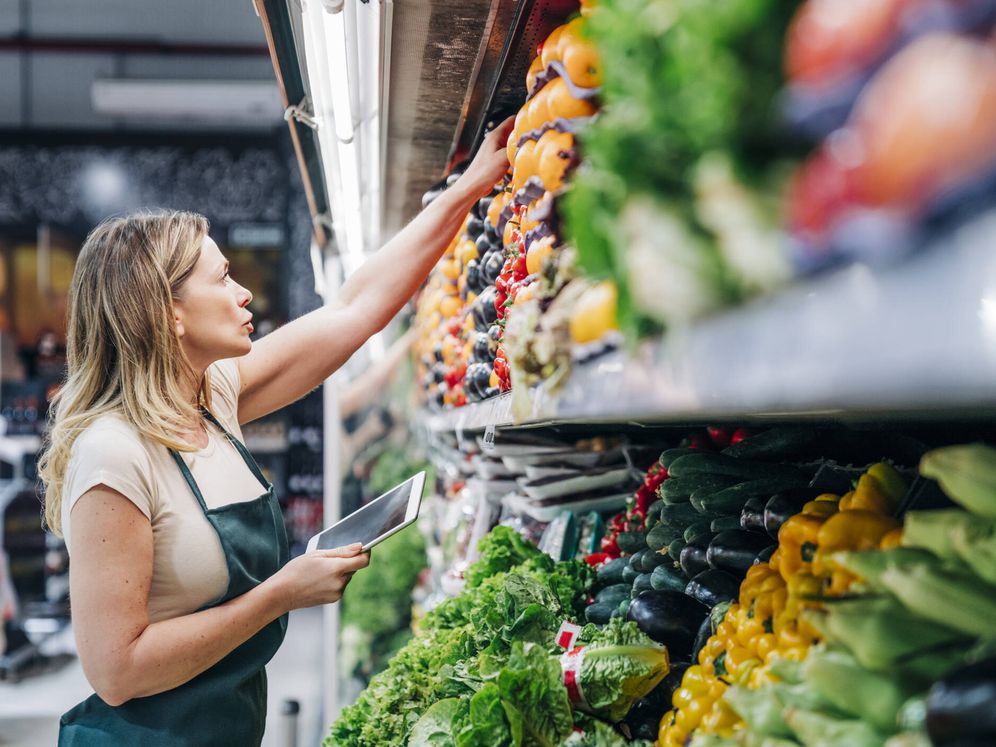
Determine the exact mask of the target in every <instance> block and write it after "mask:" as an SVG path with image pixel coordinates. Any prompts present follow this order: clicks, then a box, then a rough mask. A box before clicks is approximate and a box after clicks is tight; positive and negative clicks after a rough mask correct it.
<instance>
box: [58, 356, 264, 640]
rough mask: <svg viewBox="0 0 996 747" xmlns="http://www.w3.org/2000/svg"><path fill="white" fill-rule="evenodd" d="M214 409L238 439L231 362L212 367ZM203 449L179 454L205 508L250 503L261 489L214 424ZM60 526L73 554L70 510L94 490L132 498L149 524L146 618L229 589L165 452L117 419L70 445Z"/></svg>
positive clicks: (206, 528)
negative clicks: (105, 489)
mask: <svg viewBox="0 0 996 747" xmlns="http://www.w3.org/2000/svg"><path fill="white" fill-rule="evenodd" d="M209 371H210V379H211V409H212V411H213V412H214V415H215V417H217V418H218V422H220V423H221V424H222V425H223V426H224V427H225V429H226V430H227V431H228V432H229V433H231V434H232V435H233V436H235V437H236V438H238V439H239V440H242V430H241V429H240V428H239V423H238V395H239V390H240V388H241V382H240V379H239V369H238V365H237V364H236V362H235V360H224V361H219V362H218V363H215V364H214V365H212V366H211V368H210V369H209ZM206 425H207V431H208V445H207V446H206V447H205V448H204V449H201V450H200V451H197V452H180V456H181V458H182V459H183V460H184V461H185V462H186V464H187V467H188V468H189V469H190V473H191V474H192V475H193V477H194V480H195V481H196V482H197V485H198V487H199V488H200V490H201V495H203V496H204V501H205V503H206V504H207V505H208V508H215V507H217V506H224V505H227V504H229V503H239V502H243V501H251V500H254V499H256V498H258V497H259V496H260V495H262V494H263V492H264V491H265V488H264V487H263V485H262V483H260V481H259V480H258V479H257V478H256V477H255V476H254V475H253V474H252V472H251V471H250V469H249V467H248V466H247V465H246V463H245V462H244V461H243V459H242V457H241V456H240V455H239V453H238V451H237V450H236V449H235V447H234V446H233V445H232V444H231V442H229V441H228V439H226V438H225V436H224V434H223V433H222V432H221V431H220V430H218V428H217V427H215V426H214V425H213V424H211V423H206ZM64 484H65V488H64V490H65V492H64V494H63V495H64V496H65V500H64V502H63V506H62V529H63V533H64V535H65V538H66V547H67V548H69V551H70V554H71V553H72V547H73V545H72V539H71V536H72V521H71V518H72V514H71V512H72V509H73V506H74V505H75V504H76V502H77V501H78V500H79V499H80V497H81V496H82V495H83V494H84V493H86V492H87V491H88V490H90V489H91V488H93V487H95V486H97V485H106V486H107V487H109V488H112V489H114V490H116V491H118V492H119V493H121V494H122V495H124V496H125V497H126V498H128V499H129V500H130V501H132V502H133V503H134V504H135V505H136V506H137V507H138V509H139V510H140V511H141V512H142V513H143V514H145V516H147V517H148V519H149V521H150V522H151V523H152V586H151V588H150V590H149V605H148V608H149V619H150V621H151V622H157V621H159V620H168V619H170V618H173V617H179V616H180V615H186V614H189V613H191V612H195V611H197V610H198V609H200V608H201V607H203V606H204V605H206V604H209V603H211V602H213V601H215V600H216V599H218V598H219V597H220V596H221V595H222V594H224V593H225V590H226V589H227V588H228V566H227V564H226V563H225V555H224V553H223V551H222V548H221V541H220V540H219V539H218V534H217V532H215V530H214V528H213V527H212V526H211V524H210V523H209V522H208V520H207V518H206V517H205V516H204V512H203V510H202V509H201V507H200V504H199V503H198V502H197V499H196V498H195V497H194V494H193V493H192V492H191V490H190V487H189V486H188V485H187V482H186V480H184V479H183V474H182V473H181V472H180V468H179V467H178V466H177V464H176V462H175V461H173V457H172V456H171V455H170V453H169V450H168V449H167V448H166V447H165V446H163V445H162V444H159V443H156V442H155V441H151V440H149V439H147V438H145V437H144V436H142V435H140V434H139V433H138V432H137V431H136V430H135V429H134V428H133V427H132V426H131V425H130V424H128V423H127V422H126V421H125V420H124V419H123V418H121V417H119V416H117V415H105V416H103V417H101V418H98V419H97V420H96V421H94V422H93V423H92V424H91V425H90V426H89V427H87V428H86V430H84V431H83V433H81V434H80V436H79V437H78V438H77V439H76V441H75V442H74V443H73V448H72V452H71V455H70V460H69V464H68V466H67V469H66V477H65V483H64Z"/></svg>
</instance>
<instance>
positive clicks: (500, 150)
mask: <svg viewBox="0 0 996 747" xmlns="http://www.w3.org/2000/svg"><path fill="white" fill-rule="evenodd" d="M511 129H512V119H511V118H510V119H508V120H506V121H505V122H503V123H502V124H501V125H500V126H498V127H497V128H496V129H495V130H493V131H492V132H491V133H489V134H488V135H487V137H485V139H484V142H483V144H482V145H481V148H480V150H479V151H478V153H477V155H476V156H475V157H474V160H473V161H472V162H471V164H470V166H469V167H468V168H467V171H466V172H464V174H463V175H462V176H461V177H460V178H459V179H458V180H457V181H456V183H455V184H454V185H453V186H452V187H450V188H449V189H447V190H446V191H445V192H443V194H442V195H440V196H439V197H438V198H437V199H436V200H435V201H434V202H433V203H432V204H431V205H429V207H427V208H426V209H425V210H423V211H422V212H421V213H419V214H418V215H417V216H416V217H415V219H414V220H412V222H411V223H409V224H408V225H407V226H406V227H405V228H404V229H403V230H401V231H400V232H399V233H398V234H397V236H395V237H394V238H393V239H391V240H390V241H389V242H388V243H387V244H385V245H384V246H383V247H382V248H381V249H380V250H379V251H377V252H376V253H375V254H374V255H373V256H371V257H370V258H369V259H368V260H367V261H366V262H364V263H363V265H362V266H361V267H360V268H359V269H358V270H357V271H356V272H355V273H353V275H352V276H351V277H350V278H349V279H348V280H347V281H346V282H345V283H344V284H343V287H342V289H341V292H340V294H339V299H338V302H337V303H336V304H335V305H333V306H326V307H323V308H321V309H317V310H315V311H313V312H311V313H310V314H306V315H305V316H303V317H301V318H300V319H296V320H295V321H293V322H290V323H289V324H286V325H285V326H283V327H281V328H280V329H278V330H276V331H274V332H271V333H270V334H269V335H267V336H266V337H264V338H263V339H262V340H260V341H259V342H257V343H256V344H255V345H253V349H252V352H250V353H249V354H248V355H246V356H244V357H243V358H240V359H239V373H240V375H241V377H242V392H241V394H240V396H239V422H240V423H248V422H249V421H251V420H255V419H256V418H259V417H262V416H263V415H266V414H267V413H270V412H273V411H274V410H278V409H280V408H281V407H283V406H285V405H287V404H290V403H291V402H293V401H294V400H296V399H298V398H300V397H301V396H303V395H304V394H307V393H308V392H309V391H311V390H312V389H314V388H315V387H317V386H318V385H319V384H321V383H322V382H323V381H324V380H325V379H326V378H328V377H329V376H330V375H331V374H332V373H333V372H334V371H335V370H336V369H337V368H339V367H340V366H341V365H342V364H343V363H345V362H346V361H347V360H348V359H349V357H350V356H351V355H352V354H353V353H354V352H356V351H357V350H358V349H359V348H360V347H361V346H362V345H363V343H364V342H366V341H367V339H369V338H370V336H371V335H373V334H375V333H376V332H378V331H380V330H381V329H383V328H384V327H385V326H386V325H387V323H388V322H389V321H390V320H391V319H392V318H393V317H394V315H395V314H397V313H398V311H399V310H400V309H401V307H402V306H404V304H405V302H406V301H408V299H409V298H411V296H412V294H413V293H414V292H415V291H416V290H417V289H418V287H419V286H420V285H421V284H422V282H423V281H424V280H425V278H426V276H427V275H428V274H429V271H430V270H431V269H432V268H433V266H434V265H435V264H436V262H437V261H438V260H439V257H440V256H441V255H442V253H443V251H444V250H445V249H446V246H447V245H448V244H449V242H450V240H451V239H452V238H453V235H454V234H455V233H456V232H457V230H458V229H459V228H460V224H461V222H462V221H463V219H464V217H465V216H466V214H467V211H468V210H470V208H471V206H472V205H473V204H474V202H475V201H476V200H478V199H480V198H481V197H482V196H484V195H485V194H487V192H488V191H489V190H490V189H491V188H492V186H493V185H494V184H495V182H497V181H498V180H499V179H500V178H501V176H502V174H504V173H505V171H506V169H507V168H508V156H507V154H506V152H505V147H504V146H505V141H506V139H507V138H508V134H509V132H510V131H511Z"/></svg>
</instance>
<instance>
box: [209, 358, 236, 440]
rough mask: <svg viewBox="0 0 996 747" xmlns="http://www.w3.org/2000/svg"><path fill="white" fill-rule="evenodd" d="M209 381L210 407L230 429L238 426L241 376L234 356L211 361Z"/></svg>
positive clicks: (234, 429)
mask: <svg viewBox="0 0 996 747" xmlns="http://www.w3.org/2000/svg"><path fill="white" fill-rule="evenodd" d="M208 372H209V377H210V381H211V409H212V410H213V411H214V414H215V415H216V416H217V417H218V419H219V420H221V421H222V423H224V424H225V426H226V427H227V428H228V429H229V430H230V431H238V427H239V392H241V391H242V377H241V376H240V375H239V363H238V360H237V359H235V358H227V359H226V360H221V361H217V362H216V363H212V364H211V366H210V368H208Z"/></svg>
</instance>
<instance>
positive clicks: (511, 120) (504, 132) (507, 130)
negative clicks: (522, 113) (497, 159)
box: [488, 114, 515, 148]
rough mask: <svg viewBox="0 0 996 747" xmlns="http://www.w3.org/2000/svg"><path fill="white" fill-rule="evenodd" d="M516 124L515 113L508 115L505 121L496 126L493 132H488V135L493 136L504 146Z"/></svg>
mask: <svg viewBox="0 0 996 747" xmlns="http://www.w3.org/2000/svg"><path fill="white" fill-rule="evenodd" d="M514 126H515V115H514V114H513V115H512V116H511V117H508V118H507V119H506V120H505V121H504V122H502V123H501V124H499V125H498V126H497V127H495V128H494V129H493V130H491V132H489V133H488V137H492V138H494V139H495V141H496V142H497V143H498V146H499V147H501V148H504V147H505V145H506V144H507V143H508V136H509V135H511V134H512V128H513V127H514Z"/></svg>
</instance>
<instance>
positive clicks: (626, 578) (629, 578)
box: [622, 565, 640, 585]
mask: <svg viewBox="0 0 996 747" xmlns="http://www.w3.org/2000/svg"><path fill="white" fill-rule="evenodd" d="M639 575H640V571H638V570H636V568H634V567H633V566H631V565H627V566H626V567H625V568H623V572H622V577H623V585H627V584H629V585H631V584H632V583H633V582H634V581H636V577H637V576H639Z"/></svg>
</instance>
